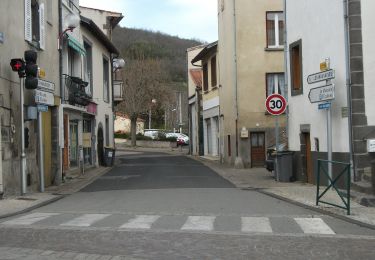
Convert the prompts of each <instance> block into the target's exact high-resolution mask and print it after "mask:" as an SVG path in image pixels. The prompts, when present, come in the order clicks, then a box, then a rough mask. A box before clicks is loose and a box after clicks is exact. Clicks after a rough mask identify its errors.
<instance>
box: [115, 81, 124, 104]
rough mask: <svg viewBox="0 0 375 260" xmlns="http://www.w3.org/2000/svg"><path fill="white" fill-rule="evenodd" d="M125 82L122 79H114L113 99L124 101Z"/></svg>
mask: <svg viewBox="0 0 375 260" xmlns="http://www.w3.org/2000/svg"><path fill="white" fill-rule="evenodd" d="M123 86H124V82H123V81H121V80H114V81H113V101H114V102H122V101H123V100H124V89H123Z"/></svg>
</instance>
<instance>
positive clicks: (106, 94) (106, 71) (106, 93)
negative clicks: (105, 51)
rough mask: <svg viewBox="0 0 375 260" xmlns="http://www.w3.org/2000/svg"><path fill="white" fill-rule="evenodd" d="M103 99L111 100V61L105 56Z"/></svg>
mask: <svg viewBox="0 0 375 260" xmlns="http://www.w3.org/2000/svg"><path fill="white" fill-rule="evenodd" d="M103 100H104V102H107V103H108V102H109V63H108V59H107V58H105V57H103Z"/></svg>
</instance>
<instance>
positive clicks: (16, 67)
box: [10, 59, 25, 72]
mask: <svg viewBox="0 0 375 260" xmlns="http://www.w3.org/2000/svg"><path fill="white" fill-rule="evenodd" d="M10 66H11V67H12V70H13V71H17V72H19V71H23V70H25V62H24V61H23V60H22V59H11V60H10Z"/></svg>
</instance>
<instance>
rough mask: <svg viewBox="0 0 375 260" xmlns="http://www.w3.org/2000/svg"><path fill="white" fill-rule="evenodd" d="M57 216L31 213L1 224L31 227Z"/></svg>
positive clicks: (54, 214)
mask: <svg viewBox="0 0 375 260" xmlns="http://www.w3.org/2000/svg"><path fill="white" fill-rule="evenodd" d="M56 215H59V213H32V214H28V215H25V216H22V217H19V218H15V219H12V220H8V221H5V222H3V223H2V224H5V225H31V224H34V223H36V222H39V221H41V220H44V219H47V218H49V217H52V216H56Z"/></svg>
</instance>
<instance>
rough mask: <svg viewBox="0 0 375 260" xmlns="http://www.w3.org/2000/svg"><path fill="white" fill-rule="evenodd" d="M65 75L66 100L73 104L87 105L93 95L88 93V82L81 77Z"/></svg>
mask: <svg viewBox="0 0 375 260" xmlns="http://www.w3.org/2000/svg"><path fill="white" fill-rule="evenodd" d="M64 76H65V102H67V103H69V104H70V105H73V106H87V105H88V104H89V103H90V102H91V100H92V96H90V95H88V94H87V91H86V88H87V86H88V84H89V83H88V82H86V81H83V80H82V79H81V78H78V77H72V76H69V75H67V74H64Z"/></svg>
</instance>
